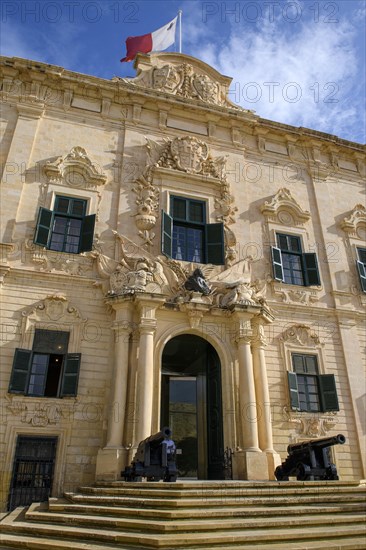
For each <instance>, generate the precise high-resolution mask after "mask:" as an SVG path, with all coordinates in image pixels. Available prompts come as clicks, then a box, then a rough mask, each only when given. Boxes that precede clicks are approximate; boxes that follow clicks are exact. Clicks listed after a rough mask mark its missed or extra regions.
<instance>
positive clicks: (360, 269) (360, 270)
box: [356, 261, 366, 292]
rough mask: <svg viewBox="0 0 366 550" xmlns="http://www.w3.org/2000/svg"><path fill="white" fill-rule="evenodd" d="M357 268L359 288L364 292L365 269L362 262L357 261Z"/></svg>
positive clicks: (365, 282) (365, 283)
mask: <svg viewBox="0 0 366 550" xmlns="http://www.w3.org/2000/svg"><path fill="white" fill-rule="evenodd" d="M356 263H357V270H358V275H359V277H360V283H361V288H362V290H363V291H364V292H366V269H365V265H364V263H363V262H359V261H357V262H356Z"/></svg>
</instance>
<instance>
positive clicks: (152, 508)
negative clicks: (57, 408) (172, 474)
mask: <svg viewBox="0 0 366 550" xmlns="http://www.w3.org/2000/svg"><path fill="white" fill-rule="evenodd" d="M365 495H366V488H365V487H359V486H358V485H357V483H348V484H346V483H341V482H324V483H320V482H319V483H318V482H284V483H279V482H262V483H261V482H257V483H252V482H204V483H202V482H189V483H188V482H187V483H182V482H178V483H177V484H174V483H139V484H131V483H124V482H114V483H110V484H106V483H103V484H100V483H98V484H97V485H95V486H93V487H82V488H80V490H79V492H78V493H65V496H66V498H51V499H50V500H49V503H42V504H37V503H34V504H32V505H31V506H30V507H29V508H28V509H26V508H17V509H16V510H14V511H13V512H11V513H9V514H8V515H7V516H6V517H5V518H3V519H2V521H1V522H0V537H1V538H0V548H30V549H32V548H33V549H37V550H38V549H39V550H42V549H45V550H46V549H54V550H61V549H70V548H74V549H75V548H78V549H90V550H100V549H101V548H105V549H108V548H115V549H119V550H130V549H134V550H136V549H139V550H142V549H162V550H176V549H180V548H181V549H187V550H193V549H197V550H198V549H201V550H204V549H206V550H209V549H210V550H211V549H212V550H215V549H216V550H224V549H225V550H230V549H233V550H234V549H236V550H240V549H241V548H242V549H243V550H244V549H245V550H251V549H253V550H254V549H256V550H260V549H261V548H263V549H265V550H276V549H277V550H280V549H281V550H290V548H291V549H293V550H294V549H296V548H298V549H302V550H304V549H305V548H308V549H309V550H310V549H319V550H320V548H322V549H323V548H324V547H326V548H327V550H331V549H333V548H334V549H337V550H339V549H340V548H342V549H343V548H344V549H349V550H350V549H353V548H362V549H363V550H364V548H365V546H366V545H365V540H366V539H365V536H366V530H365V510H366V506H365Z"/></svg>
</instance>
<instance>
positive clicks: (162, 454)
mask: <svg viewBox="0 0 366 550" xmlns="http://www.w3.org/2000/svg"><path fill="white" fill-rule="evenodd" d="M171 435H172V431H171V429H170V428H167V427H165V428H162V430H161V431H160V432H158V433H156V434H154V435H151V436H150V437H147V438H146V439H144V440H143V441H141V442H140V443H139V445H138V447H137V450H136V453H135V455H134V457H133V459H132V462H131V466H127V467H126V468H125V469H124V471H123V472H121V476H122V478H124V480H125V481H141V480H142V478H146V479H147V481H160V480H161V479H162V480H163V481H170V482H172V481H176V480H177V474H178V471H177V467H176V462H175V456H176V448H175V444H174V441H173V440H172V439H171Z"/></svg>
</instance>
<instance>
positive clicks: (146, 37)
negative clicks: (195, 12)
mask: <svg viewBox="0 0 366 550" xmlns="http://www.w3.org/2000/svg"><path fill="white" fill-rule="evenodd" d="M177 19H178V16H177V17H174V19H173V20H172V21H170V22H169V23H167V24H166V25H165V26H164V27H161V28H160V29H158V30H157V31H154V32H151V33H149V34H143V35H142V36H129V37H128V38H127V40H126V50H127V53H126V57H124V58H123V59H121V61H132V60H133V59H135V57H136V55H137V54H138V53H139V52H141V53H150V52H161V51H163V50H166V49H167V48H169V46H171V45H172V44H174V42H175V28H176V26H177Z"/></svg>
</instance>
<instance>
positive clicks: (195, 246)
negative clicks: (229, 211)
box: [162, 196, 225, 265]
mask: <svg viewBox="0 0 366 550" xmlns="http://www.w3.org/2000/svg"><path fill="white" fill-rule="evenodd" d="M170 204H171V208H170V215H169V214H167V213H166V212H162V252H163V254H165V255H166V256H168V257H169V258H174V259H175V260H182V261H188V262H195V263H211V264H215V265H223V264H224V263H225V259H224V257H225V256H224V226H223V224H222V223H211V224H208V223H206V203H205V202H204V201H199V200H196V199H188V198H184V197H176V196H172V197H171V200H170Z"/></svg>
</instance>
